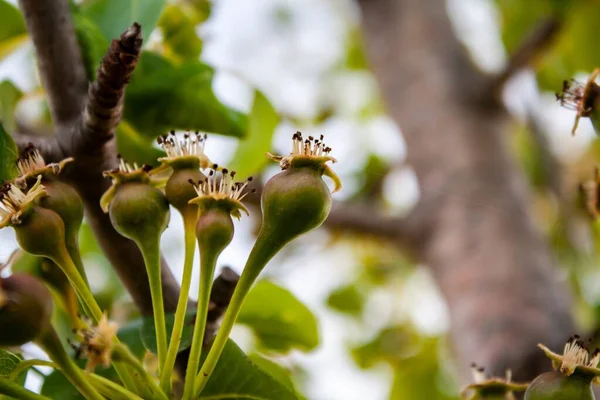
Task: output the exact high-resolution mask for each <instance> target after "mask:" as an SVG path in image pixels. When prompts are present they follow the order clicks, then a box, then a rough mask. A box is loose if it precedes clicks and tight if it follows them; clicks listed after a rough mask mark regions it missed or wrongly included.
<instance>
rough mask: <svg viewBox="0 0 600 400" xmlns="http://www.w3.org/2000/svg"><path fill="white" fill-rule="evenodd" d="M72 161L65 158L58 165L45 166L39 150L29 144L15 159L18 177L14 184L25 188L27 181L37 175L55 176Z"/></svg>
mask: <svg viewBox="0 0 600 400" xmlns="http://www.w3.org/2000/svg"><path fill="white" fill-rule="evenodd" d="M72 161H73V158H72V157H69V158H65V159H64V160H62V161H60V162H58V163H49V164H47V163H46V161H45V160H44V158H43V157H42V155H41V154H40V152H39V150H38V149H36V148H35V146H34V145H33V144H32V143H29V144H28V145H27V146H26V147H25V148H24V149H23V151H21V154H19V158H18V159H17V170H18V171H19V176H18V178H16V179H15V180H14V183H15V184H16V185H18V186H19V187H22V188H23V187H25V186H26V184H27V181H29V180H32V179H34V178H36V177H37V176H38V175H43V176H44V177H52V176H57V175H58V174H60V173H61V172H62V170H63V169H64V167H65V165H67V164H69V163H70V162H72Z"/></svg>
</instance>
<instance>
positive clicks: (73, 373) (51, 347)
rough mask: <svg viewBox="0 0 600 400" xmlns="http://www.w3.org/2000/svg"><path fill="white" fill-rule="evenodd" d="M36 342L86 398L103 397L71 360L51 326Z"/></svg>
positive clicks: (102, 399)
mask: <svg viewBox="0 0 600 400" xmlns="http://www.w3.org/2000/svg"><path fill="white" fill-rule="evenodd" d="M38 344H39V345H40V347H41V348H42V349H44V351H45V352H46V353H48V356H50V358H51V359H52V361H54V362H55V363H56V365H58V366H59V368H60V369H61V370H62V372H63V374H64V375H65V377H66V378H67V379H68V380H69V381H70V382H71V383H72V384H73V385H74V386H75V387H76V388H77V390H79V392H80V393H81V394H82V395H83V396H84V397H85V398H86V399H88V400H104V397H102V395H100V393H98V391H96V389H95V388H94V387H93V386H92V385H91V384H90V382H89V381H88V377H87V376H85V374H84V373H83V371H82V370H81V369H79V367H77V365H75V363H74V362H73V360H71V358H70V357H69V355H68V354H67V352H66V351H65V349H64V347H63V345H62V343H61V342H60V339H59V338H58V335H57V334H56V331H55V330H54V329H53V328H50V330H49V331H48V332H45V333H44V334H43V335H42V336H41V337H40V338H39V339H38Z"/></svg>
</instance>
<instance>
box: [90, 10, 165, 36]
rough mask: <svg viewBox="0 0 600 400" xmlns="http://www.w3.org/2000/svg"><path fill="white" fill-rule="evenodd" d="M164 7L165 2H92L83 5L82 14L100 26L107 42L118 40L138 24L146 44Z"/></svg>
mask: <svg viewBox="0 0 600 400" xmlns="http://www.w3.org/2000/svg"><path fill="white" fill-rule="evenodd" d="M164 7H165V0H91V1H88V2H85V3H83V4H82V6H81V12H82V13H83V15H84V16H86V17H87V18H89V19H90V20H91V21H93V22H94V23H95V24H96V25H97V26H98V28H99V29H100V31H101V32H102V33H103V34H104V38H105V39H106V40H109V41H110V40H113V39H118V38H119V37H120V36H121V34H122V33H123V32H125V30H126V29H127V28H128V27H129V26H130V25H131V24H133V23H134V22H137V23H138V24H140V25H141V26H142V36H143V38H144V42H145V41H147V40H148V37H149V36H150V33H152V30H154V27H155V26H156V23H157V22H158V20H159V18H160V14H161V13H162V11H163V9H164Z"/></svg>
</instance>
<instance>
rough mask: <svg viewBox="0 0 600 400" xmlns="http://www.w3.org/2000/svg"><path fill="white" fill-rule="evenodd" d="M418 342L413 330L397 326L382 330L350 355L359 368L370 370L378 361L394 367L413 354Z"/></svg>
mask: <svg viewBox="0 0 600 400" xmlns="http://www.w3.org/2000/svg"><path fill="white" fill-rule="evenodd" d="M419 342H420V338H419V336H418V335H417V333H416V332H415V331H414V329H412V328H411V327H409V326H405V325H399V326H393V327H388V328H385V329H383V330H382V331H381V332H379V334H378V335H377V336H376V337H375V338H374V339H373V340H371V341H370V342H367V343H365V344H362V345H360V346H358V347H355V348H353V349H352V351H351V353H352V356H353V358H354V361H355V362H356V364H357V365H358V366H359V367H360V368H371V367H372V366H373V365H374V364H376V363H378V362H380V361H385V362H388V363H390V364H392V365H396V364H398V363H400V362H402V361H403V360H405V359H406V358H408V357H409V356H411V355H413V354H415V353H416V352H417V351H418V346H419Z"/></svg>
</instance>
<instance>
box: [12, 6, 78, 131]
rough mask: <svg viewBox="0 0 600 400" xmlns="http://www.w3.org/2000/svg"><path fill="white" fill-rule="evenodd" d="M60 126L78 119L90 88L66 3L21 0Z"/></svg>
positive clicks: (44, 83)
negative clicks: (87, 90)
mask: <svg viewBox="0 0 600 400" xmlns="http://www.w3.org/2000/svg"><path fill="white" fill-rule="evenodd" d="M19 5H20V7H21V10H22V11H23V14H24V16H25V22H26V24H27V30H28V31H29V35H30V37H31V38H32V40H33V45H34V46H35V51H36V54H37V58H36V59H37V64H38V68H39V71H40V77H41V79H42V83H43V85H44V88H45V89H46V93H47V94H48V99H49V106H50V112H51V114H52V119H53V121H54V124H55V125H56V126H57V127H62V126H64V125H66V124H69V123H71V122H72V121H74V120H77V119H78V118H79V116H80V114H81V110H82V109H83V99H84V96H85V89H86V87H87V78H86V74H85V68H84V66H83V62H82V59H81V52H80V50H79V45H78V44H77V37H76V36H75V31H74V29H73V24H72V22H71V13H70V9H69V2H68V1H67V0H19Z"/></svg>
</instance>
